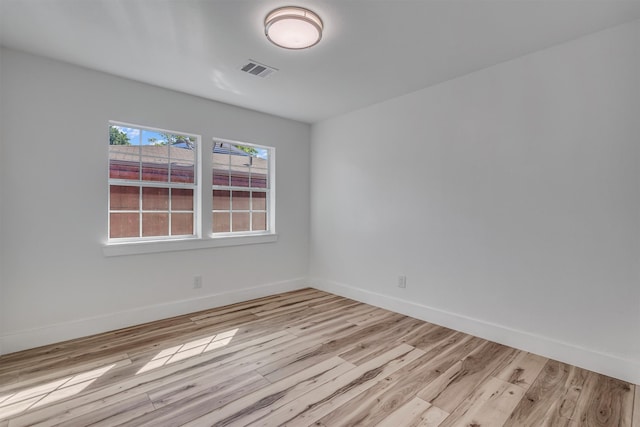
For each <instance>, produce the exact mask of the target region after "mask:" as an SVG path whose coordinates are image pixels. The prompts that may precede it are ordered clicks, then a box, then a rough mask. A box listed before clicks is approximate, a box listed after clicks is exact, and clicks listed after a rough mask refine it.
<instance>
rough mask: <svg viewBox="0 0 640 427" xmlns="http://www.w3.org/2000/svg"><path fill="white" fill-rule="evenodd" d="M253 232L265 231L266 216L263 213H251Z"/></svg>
mask: <svg viewBox="0 0 640 427" xmlns="http://www.w3.org/2000/svg"><path fill="white" fill-rule="evenodd" d="M252 215H253V230H254V231H264V230H266V229H267V214H266V213H264V212H253V213H252Z"/></svg>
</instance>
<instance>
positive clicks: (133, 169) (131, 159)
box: [109, 146, 140, 181]
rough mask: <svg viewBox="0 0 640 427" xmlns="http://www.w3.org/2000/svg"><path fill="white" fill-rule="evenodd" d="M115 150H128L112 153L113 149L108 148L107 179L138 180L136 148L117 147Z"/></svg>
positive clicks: (138, 160) (138, 162)
mask: <svg viewBox="0 0 640 427" xmlns="http://www.w3.org/2000/svg"><path fill="white" fill-rule="evenodd" d="M115 149H117V150H123V149H124V150H128V151H129V152H123V151H114V147H113V146H110V147H109V178H115V179H131V180H136V181H137V180H139V179H140V156H139V155H138V147H124V146H123V147H117V148H115Z"/></svg>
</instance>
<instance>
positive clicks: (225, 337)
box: [136, 328, 238, 375]
mask: <svg viewBox="0 0 640 427" xmlns="http://www.w3.org/2000/svg"><path fill="white" fill-rule="evenodd" d="M237 332H238V329H237V328H236V329H232V330H230V331H226V332H221V333H219V334H216V335H211V336H208V337H205V338H199V339H197V340H193V341H189V342H188V343H185V344H180V345H177V346H174V347H170V348H167V349H164V350H162V351H161V352H160V353H158V354H156V355H155V357H154V358H153V359H151V360H150V361H149V363H147V364H146V365H144V366H143V367H142V368H140V370H139V371H138V372H136V375H138V374H141V373H143V372H147V371H150V370H152V369H157V368H160V367H162V366H166V365H170V364H171V363H175V362H178V361H180V360H184V359H188V358H189V357H194V356H197V355H199V354H202V353H206V352H208V351H211V350H215V349H216V348H221V347H224V346H226V345H227V344H229V343H230V342H231V340H232V339H233V337H234V335H235V334H236V333H237Z"/></svg>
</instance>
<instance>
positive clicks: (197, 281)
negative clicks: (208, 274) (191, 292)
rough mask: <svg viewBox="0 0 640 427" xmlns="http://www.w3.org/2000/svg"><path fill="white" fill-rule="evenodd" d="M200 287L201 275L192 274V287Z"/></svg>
mask: <svg viewBox="0 0 640 427" xmlns="http://www.w3.org/2000/svg"><path fill="white" fill-rule="evenodd" d="M200 288H202V276H193V289H200Z"/></svg>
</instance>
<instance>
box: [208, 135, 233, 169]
mask: <svg viewBox="0 0 640 427" xmlns="http://www.w3.org/2000/svg"><path fill="white" fill-rule="evenodd" d="M229 162H230V159H229V144H227V143H225V142H217V141H213V154H212V156H211V163H213V164H222V165H228V164H229Z"/></svg>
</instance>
